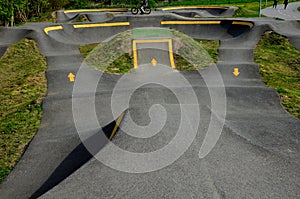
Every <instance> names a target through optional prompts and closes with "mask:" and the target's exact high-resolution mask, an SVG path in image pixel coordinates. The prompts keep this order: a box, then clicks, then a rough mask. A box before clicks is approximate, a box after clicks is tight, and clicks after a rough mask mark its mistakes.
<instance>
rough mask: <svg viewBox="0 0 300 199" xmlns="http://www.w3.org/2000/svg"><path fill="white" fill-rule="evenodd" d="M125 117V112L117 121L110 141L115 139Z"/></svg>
mask: <svg viewBox="0 0 300 199" xmlns="http://www.w3.org/2000/svg"><path fill="white" fill-rule="evenodd" d="M124 115H125V112H123V113H122V114H121V115H120V116H119V117H118V119H117V121H116V125H115V127H114V129H113V131H112V132H111V134H110V136H109V140H111V139H112V138H113V137H114V135H115V134H116V132H117V130H118V128H119V126H120V124H121V122H122V120H123V117H124Z"/></svg>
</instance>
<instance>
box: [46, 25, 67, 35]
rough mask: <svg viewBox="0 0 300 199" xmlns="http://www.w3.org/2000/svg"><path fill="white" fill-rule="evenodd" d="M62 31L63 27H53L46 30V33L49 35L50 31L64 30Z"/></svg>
mask: <svg viewBox="0 0 300 199" xmlns="http://www.w3.org/2000/svg"><path fill="white" fill-rule="evenodd" d="M62 29H63V27H62V26H51V27H47V28H44V32H45V33H46V34H47V35H48V34H49V32H50V31H53V30H62Z"/></svg>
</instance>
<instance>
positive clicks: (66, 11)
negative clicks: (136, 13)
mask: <svg viewBox="0 0 300 199" xmlns="http://www.w3.org/2000/svg"><path fill="white" fill-rule="evenodd" d="M125 11H127V9H120V8H118V9H114V8H112V9H79V10H65V11H64V13H65V14H67V13H74V12H75V13H77V12H125Z"/></svg>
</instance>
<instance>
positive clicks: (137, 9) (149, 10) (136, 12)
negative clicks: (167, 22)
mask: <svg viewBox="0 0 300 199" xmlns="http://www.w3.org/2000/svg"><path fill="white" fill-rule="evenodd" d="M144 10H145V12H143V11H142V9H141V8H140V7H139V6H137V5H136V6H135V7H133V8H131V13H132V14H133V15H136V14H138V13H139V11H140V12H141V14H146V15H149V14H150V13H151V8H150V7H145V8H144Z"/></svg>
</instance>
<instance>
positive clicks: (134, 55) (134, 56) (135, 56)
mask: <svg viewBox="0 0 300 199" xmlns="http://www.w3.org/2000/svg"><path fill="white" fill-rule="evenodd" d="M133 67H134V68H135V69H136V68H138V61H137V51H136V40H133Z"/></svg>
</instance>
